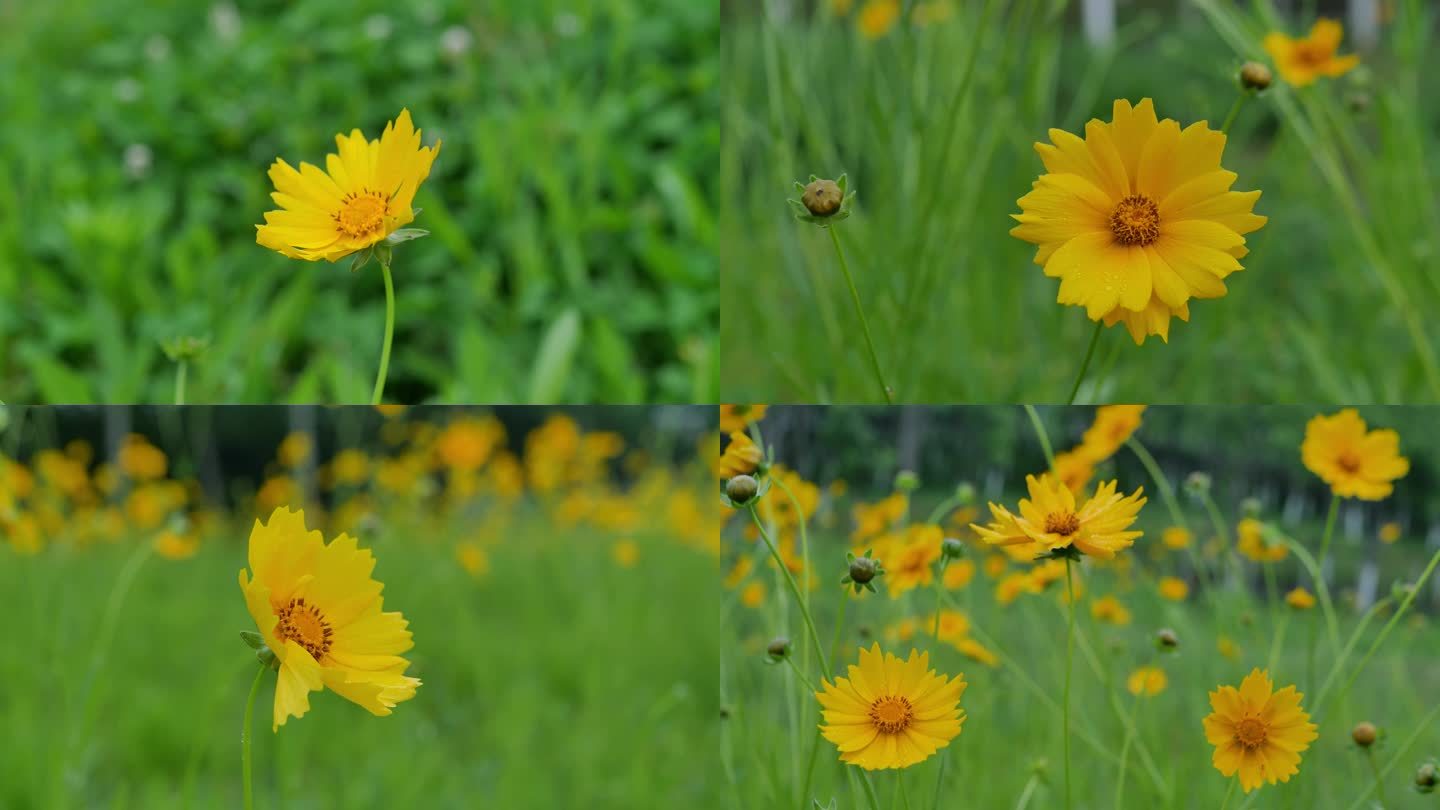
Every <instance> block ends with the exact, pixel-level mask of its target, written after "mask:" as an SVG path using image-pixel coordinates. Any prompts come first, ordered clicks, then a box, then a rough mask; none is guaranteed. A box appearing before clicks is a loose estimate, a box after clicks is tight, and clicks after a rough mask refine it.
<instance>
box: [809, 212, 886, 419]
mask: <svg viewBox="0 0 1440 810" xmlns="http://www.w3.org/2000/svg"><path fill="white" fill-rule="evenodd" d="M825 230H827V231H829V232H830V241H832V242H834V243H835V255H836V256H838V257H840V271H841V272H842V273H844V274H845V283H846V284H848V285H850V298H851V300H853V301H854V302H855V316H856V317H857V318H859V319H860V329H861V330H862V331H863V332H864V333H865V348H866V349H869V350H870V365H871V367H872V368H874V369H875V381H876V382H877V383H879V384H880V391H881V393H883V394H884V395H885V401H886V402H887V403H890V404H892V405H893V404H894V403H895V395H894V393H893V392H892V391H891V390H890V386H888V385H886V384H885V375H884V374H883V373H881V371H880V357H879V355H877V354H875V340H874V339H873V338H872V337H871V336H870V323H869V321H866V320H865V308H864V307H862V306H861V305H860V292H859V291H858V290H856V289H855V279H854V278H852V277H851V276H850V265H849V264H848V263H847V262H846V261H845V251H844V250H842V249H841V248H840V235H839V234H837V233H836V232H835V228H834V226H831V227H828V228H826V229H825Z"/></svg>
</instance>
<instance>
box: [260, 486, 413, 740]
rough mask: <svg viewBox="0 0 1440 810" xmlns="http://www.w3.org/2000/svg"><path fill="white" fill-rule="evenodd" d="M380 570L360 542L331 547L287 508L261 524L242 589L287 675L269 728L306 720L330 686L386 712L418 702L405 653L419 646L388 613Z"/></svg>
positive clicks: (339, 540)
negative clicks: (316, 696)
mask: <svg viewBox="0 0 1440 810" xmlns="http://www.w3.org/2000/svg"><path fill="white" fill-rule="evenodd" d="M374 568H375V557H374V555H372V554H371V553H370V551H369V550H362V549H360V548H358V547H357V545H356V543H355V539H354V538H353V537H349V536H348V535H344V534H342V535H340V536H339V537H336V538H335V539H334V540H333V541H331V542H330V543H328V544H327V543H326V542H325V538H324V536H323V535H321V534H320V532H318V531H307V530H306V529H305V513H304V512H303V511H301V512H292V511H290V510H289V509H287V508H283V507H282V508H280V509H276V510H275V512H274V513H273V514H272V515H270V521H269V523H261V522H260V521H258V520H257V521H255V527H254V529H252V530H251V532H250V571H249V572H247V571H246V570H244V569H241V571H240V590H241V591H242V592H243V593H244V594H245V604H246V606H247V607H248V608H249V609H250V616H251V617H252V618H253V619H254V620H255V626H256V627H257V628H258V629H259V630H260V635H261V637H262V638H263V639H264V641H265V645H266V646H267V647H269V648H270V650H271V651H272V652H273V653H274V654H275V658H276V661H277V663H278V665H279V669H280V677H279V679H278V681H277V682H276V685H275V711H274V722H273V724H272V726H271V729H272V730H274V731H278V730H279V728H280V726H283V725H285V722H286V720H288V719H289V718H291V717H303V716H304V715H305V713H306V712H307V711H309V710H310V693H311V692H315V691H319V690H320V689H323V688H326V687H328V688H329V689H330V690H332V691H333V692H335V693H336V694H338V695H340V696H341V697H343V698H345V699H346V700H349V701H351V702H353V703H357V704H359V705H360V706H361V707H363V708H364V709H365V710H367V711H369V712H370V713H371V714H375V715H379V716H384V715H388V714H390V710H391V709H392V708H394V706H395V704H397V703H400V702H401V701H405V700H409V699H410V698H412V697H414V696H415V689H416V687H418V686H420V680H419V679H418V678H412V677H409V676H407V675H406V674H405V670H406V669H408V668H409V667H410V662H409V661H408V660H406V659H404V658H402V657H401V656H400V654H401V653H403V652H405V651H406V650H409V649H410V648H411V647H413V646H414V643H413V642H412V641H411V635H410V631H409V629H407V628H408V622H406V621H405V617H404V616H403V615H401V614H400V613H383V612H381V607H382V604H383V601H384V600H383V599H382V598H381V596H380V591H381V590H382V589H383V588H384V586H383V585H382V584H381V583H379V582H377V581H376V580H374V579H372V578H371V576H370V574H371V571H373V570H374ZM252 574H253V578H252Z"/></svg>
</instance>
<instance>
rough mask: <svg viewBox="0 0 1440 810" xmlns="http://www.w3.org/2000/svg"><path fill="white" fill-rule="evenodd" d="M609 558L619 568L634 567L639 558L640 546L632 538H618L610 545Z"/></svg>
mask: <svg viewBox="0 0 1440 810" xmlns="http://www.w3.org/2000/svg"><path fill="white" fill-rule="evenodd" d="M610 558H611V559H613V560H614V561H615V564H616V565H619V566H620V567H621V568H634V567H635V562H636V560H639V559H640V547H639V546H637V545H635V541H634V540H618V541H616V542H615V545H613V546H611V547H610Z"/></svg>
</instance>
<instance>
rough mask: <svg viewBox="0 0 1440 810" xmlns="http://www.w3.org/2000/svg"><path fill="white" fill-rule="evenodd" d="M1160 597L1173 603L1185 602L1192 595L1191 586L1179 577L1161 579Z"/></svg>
mask: <svg viewBox="0 0 1440 810" xmlns="http://www.w3.org/2000/svg"><path fill="white" fill-rule="evenodd" d="M1160 595H1161V596H1162V597H1164V598H1166V599H1169V600H1170V601H1172V602H1183V601H1185V598H1186V597H1187V596H1189V595H1190V586H1189V585H1187V584H1186V583H1185V580H1183V579H1180V578H1178V577H1161V578H1160Z"/></svg>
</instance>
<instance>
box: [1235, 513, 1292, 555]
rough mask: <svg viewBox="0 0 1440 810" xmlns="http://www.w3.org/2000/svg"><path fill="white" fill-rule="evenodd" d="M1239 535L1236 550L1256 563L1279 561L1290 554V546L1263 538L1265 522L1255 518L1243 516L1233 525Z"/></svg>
mask: <svg viewBox="0 0 1440 810" xmlns="http://www.w3.org/2000/svg"><path fill="white" fill-rule="evenodd" d="M1235 532H1236V534H1238V535H1239V536H1240V540H1239V542H1238V543H1236V546H1235V547H1236V550H1237V551H1239V552H1240V553H1241V554H1243V555H1245V556H1246V557H1249V558H1250V559H1252V560H1254V561H1255V562H1258V563H1268V562H1280V561H1281V560H1283V559H1285V558H1286V557H1288V556H1290V548H1289V547H1288V546H1286V545H1285V544H1283V543H1271V542H1270V541H1268V540H1266V539H1265V524H1264V523H1261V522H1260V521H1258V520H1256V519H1255V518H1244V519H1242V520H1241V521H1240V525H1239V526H1236V527H1235Z"/></svg>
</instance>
